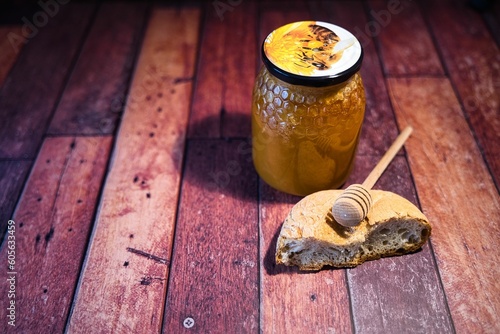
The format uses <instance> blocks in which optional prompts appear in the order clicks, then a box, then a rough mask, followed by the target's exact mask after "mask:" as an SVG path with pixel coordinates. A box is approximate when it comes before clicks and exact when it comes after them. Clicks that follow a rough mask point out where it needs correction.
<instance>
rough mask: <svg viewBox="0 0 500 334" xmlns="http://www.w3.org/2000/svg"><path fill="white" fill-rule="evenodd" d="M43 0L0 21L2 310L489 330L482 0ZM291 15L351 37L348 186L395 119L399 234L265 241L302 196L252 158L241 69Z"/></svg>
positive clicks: (492, 222)
mask: <svg viewBox="0 0 500 334" xmlns="http://www.w3.org/2000/svg"><path fill="white" fill-rule="evenodd" d="M64 2H67V1H64ZM10 3H11V4H12V3H15V1H10ZM54 3H55V5H54ZM62 3H63V1H61V2H60V3H59V2H55V1H52V7H48V8H45V9H44V8H43V7H42V6H41V5H39V4H38V5H37V4H35V5H34V6H30V7H29V8H28V9H24V7H21V8H18V7H16V8H14V9H12V8H10V9H9V10H11V12H8V11H7V12H5V11H4V14H3V16H2V17H5V16H8V15H7V14H8V13H11V14H12V13H15V14H12V15H10V17H9V18H10V20H9V22H3V24H2V25H1V26H0V37H1V38H0V54H1V56H0V58H1V65H0V85H1V90H0V115H1V123H0V140H1V145H0V171H1V172H0V203H1V212H0V224H1V231H2V235H3V236H4V237H3V242H2V246H1V252H0V263H1V265H0V268H1V273H0V277H1V283H0V296H1V297H0V315H1V316H0V319H1V320H0V321H1V326H0V328H1V330H0V331H1V332H5V333H60V332H63V331H67V332H69V333H157V332H163V333H256V332H263V333H351V332H356V333H455V332H457V333H499V332H500V270H499V262H500V255H499V249H500V218H499V217H500V196H499V183H500V145H499V143H500V136H499V133H500V52H499V48H498V43H499V40H500V34H499V31H500V30H499V23H500V20H499V17H500V6H499V5H498V3H497V4H496V5H495V6H493V8H490V9H489V10H487V11H485V12H478V11H476V10H474V9H472V8H471V7H470V6H467V5H466V4H465V1H455V2H451V1H431V0H428V1H424V2H415V1H413V2H410V1H401V2H399V1H389V2H388V3H386V2H384V1H379V0H368V1H309V2H306V1H286V2H281V3H280V2H272V1H261V2H260V3H258V2H254V1H250V0H242V1H229V0H220V1H207V2H204V3H185V2H180V3H172V4H168V3H163V4H144V3H141V2H124V3H120V2H109V3H108V2H104V3H101V4H97V3H92V2H85V3H82V2H76V1H75V2H70V3H68V4H62ZM56 9H57V10H56ZM5 13H7V14H5ZM304 19H318V20H324V21H330V22H334V23H336V24H338V25H341V26H344V27H346V28H347V29H349V30H351V31H352V32H353V33H355V35H357V37H358V38H359V39H360V41H361V42H362V44H363V46H364V50H365V58H364V62H363V67H362V70H361V73H362V76H363V78H364V83H365V87H366V93H367V110H366V117H365V123H364V127H363V133H362V138H361V142H360V146H359V150H358V152H357V157H356V165H355V169H354V171H353V174H352V175H351V177H350V178H349V180H348V182H347V183H346V186H347V185H349V184H351V183H354V182H360V181H362V180H363V179H364V177H365V176H366V175H367V174H368V172H369V171H370V170H371V168H372V167H373V166H374V165H375V164H376V162H377V161H378V160H379V159H380V157H381V156H382V154H383V153H384V152H385V150H386V149H387V148H388V147H389V145H390V144H391V142H392V141H393V140H394V138H395V137H396V136H397V134H398V132H399V131H400V130H401V129H403V128H404V127H405V126H407V125H412V126H413V127H414V132H413V135H412V137H411V138H410V139H409V140H408V142H407V144H406V145H405V149H404V150H403V151H401V152H400V153H399V155H398V156H397V157H396V159H395V160H394V161H393V163H392V164H391V165H390V167H389V168H388V170H387V171H386V173H385V174H384V175H383V176H382V178H381V179H380V180H379V182H378V183H377V184H376V186H375V188H377V189H384V190H388V191H392V192H395V193H397V194H400V195H402V196H403V197H405V198H407V199H409V200H410V201H411V202H413V203H415V204H416V205H417V206H419V207H420V208H421V209H422V211H423V212H424V213H425V214H426V215H427V217H428V218H429V220H430V222H431V224H432V226H433V231H432V236H431V239H430V242H428V243H427V244H426V245H425V246H424V247H423V249H422V250H421V251H419V252H417V253H415V254H411V255H405V256H400V257H392V258H386V259H382V260H377V261H372V262H368V263H365V264H363V265H361V266H359V267H357V268H353V269H347V270H345V269H326V270H321V271H318V272H312V273H301V272H298V271H297V269H296V268H288V267H283V266H277V265H276V264H275V262H274V250H275V244H276V239H277V236H278V234H279V230H280V226H281V224H282V222H283V219H284V218H285V216H286V215H287V213H288V211H289V210H290V208H291V207H292V206H293V205H294V204H295V203H296V202H297V201H298V200H299V199H300V198H299V197H295V196H290V195H286V194H283V193H280V192H278V191H276V190H273V189H272V188H270V187H269V186H267V185H266V184H265V183H264V182H262V181H261V180H260V179H259V178H258V176H257V175H256V172H255V170H254V168H253V165H252V160H251V143H250V141H249V138H250V105H251V91H252V86H253V80H254V78H255V75H256V71H257V69H258V67H259V66H260V59H259V48H260V44H261V42H262V40H263V38H264V37H265V36H266V35H267V34H268V33H269V32H270V31H271V30H273V29H274V28H276V27H278V26H280V25H282V24H285V23H288V22H291V21H296V20H304ZM7 23H8V24H7ZM30 24H31V26H30ZM9 261H10V262H9ZM6 282H7V283H6ZM12 302H15V304H13V305H14V306H13V307H12V306H11V303H12ZM8 308H10V310H9V309H8ZM9 316H10V318H9ZM14 318H15V319H14ZM13 324H15V327H14V326H12V325H13Z"/></svg>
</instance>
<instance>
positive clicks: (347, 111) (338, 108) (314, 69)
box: [252, 21, 365, 196]
mask: <svg viewBox="0 0 500 334" xmlns="http://www.w3.org/2000/svg"><path fill="white" fill-rule="evenodd" d="M262 59H263V63H264V66H263V67H262V69H261V70H260V72H259V74H258V76H257V78H256V80H255V85H254V90H253V105H252V156H253V162H254V166H255V168H256V170H257V172H258V174H259V176H260V177H261V178H262V179H263V180H264V181H265V182H266V183H268V184H269V185H271V186H272V187H274V188H276V189H278V190H281V191H283V192H286V193H290V194H294V195H301V196H305V195H308V194H311V193H313V192H316V191H319V190H325V189H335V188H339V187H340V186H342V184H343V183H344V182H345V181H346V179H347V177H348V176H349V173H350V171H351V169H352V165H353V161H354V156H355V152H356V148H357V146H358V140H359V136H360V132H361V125H362V123H363V118H364V113H365V91H364V87H363V82H362V80H361V76H360V74H359V69H360V67H361V62H362V59H363V49H362V47H361V44H360V43H359V41H358V40H357V39H356V38H355V37H354V35H353V34H351V33H350V32H349V31H347V30H345V29H343V28H341V27H339V26H336V25H333V24H330V23H326V22H319V21H301V22H295V23H290V24H287V25H285V26H282V27H280V28H278V29H276V30H274V31H273V32H271V33H270V34H269V35H268V36H267V38H266V39H265V40H264V43H263V45H262Z"/></svg>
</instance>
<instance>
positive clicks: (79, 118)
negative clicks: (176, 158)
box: [49, 2, 146, 135]
mask: <svg viewBox="0 0 500 334" xmlns="http://www.w3.org/2000/svg"><path fill="white" fill-rule="evenodd" d="M145 9H146V6H144V5H143V4H138V3H121V2H112V3H103V4H102V5H101V7H100V8H99V11H98V12H97V16H96V18H95V21H94V23H93V25H92V28H91V30H90V32H89V34H88V37H87V39H86V41H85V43H84V45H83V49H82V51H81V53H80V56H79V57H78V61H77V63H76V65H75V68H74V70H73V72H72V74H71V78H70V80H69V82H68V84H67V86H66V88H65V90H64V93H63V96H62V98H61V101H60V103H59V105H58V106H57V110H56V112H55V114H54V117H53V119H52V122H51V125H50V128H49V133H51V134H57V135H61V134H73V135H77V134H85V135H89V134H113V133H114V131H115V129H116V126H117V123H118V120H119V118H120V114H121V112H122V110H123V106H124V104H125V96H126V93H127V86H128V81H129V78H130V74H131V72H132V68H133V64H134V60H135V54H136V50H137V46H138V45H139V44H138V42H139V40H140V37H142V36H141V33H142V26H143V20H144V16H145V12H146V10H145Z"/></svg>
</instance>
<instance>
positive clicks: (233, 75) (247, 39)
mask: <svg viewBox="0 0 500 334" xmlns="http://www.w3.org/2000/svg"><path fill="white" fill-rule="evenodd" d="M257 17H258V16H257V5H256V2H255V1H243V2H241V3H240V4H239V5H238V6H236V7H235V9H234V11H233V12H231V13H228V14H227V15H226V16H225V18H226V19H225V21H224V23H225V34H226V36H225V43H224V45H225V55H224V60H225V65H224V66H225V67H224V69H225V74H224V81H225V84H224V91H223V95H222V103H223V110H224V113H223V114H222V119H221V122H222V133H221V135H222V136H223V137H229V138H231V137H240V138H241V137H250V135H251V128H250V124H251V112H252V91H253V85H254V81H255V76H256V69H255V59H256V58H257V57H259V55H260V42H259V45H258V46H257V43H258V42H257V40H256V31H257Z"/></svg>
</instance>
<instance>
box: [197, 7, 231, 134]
mask: <svg viewBox="0 0 500 334" xmlns="http://www.w3.org/2000/svg"><path fill="white" fill-rule="evenodd" d="M228 15H233V13H229V12H225V13H224V16H228ZM224 16H223V17H222V19H221V18H220V17H219V16H218V14H217V12H216V11H215V10H214V8H213V7H212V5H211V4H209V3H208V2H207V3H206V4H205V16H204V20H203V24H202V29H203V35H202V36H201V40H200V51H199V54H198V60H197V61H198V64H197V70H196V85H195V86H194V91H193V103H192V108H191V115H190V116H189V128H188V138H203V137H211V138H217V137H219V136H220V133H221V120H220V117H221V109H222V94H223V92H224V82H225V81H224V68H225V61H224V50H225V47H224V46H225V27H226V25H225V24H224V20H223V18H224Z"/></svg>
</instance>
